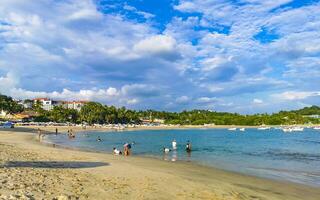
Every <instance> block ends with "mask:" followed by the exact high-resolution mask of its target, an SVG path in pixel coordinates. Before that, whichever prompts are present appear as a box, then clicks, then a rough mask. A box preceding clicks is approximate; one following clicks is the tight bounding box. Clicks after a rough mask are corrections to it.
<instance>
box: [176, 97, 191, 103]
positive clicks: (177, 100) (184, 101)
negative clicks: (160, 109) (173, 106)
mask: <svg viewBox="0 0 320 200" xmlns="http://www.w3.org/2000/svg"><path fill="white" fill-rule="evenodd" d="M189 100H190V98H189V97H187V96H181V97H178V98H176V102H177V103H181V104H185V103H188V102H189Z"/></svg>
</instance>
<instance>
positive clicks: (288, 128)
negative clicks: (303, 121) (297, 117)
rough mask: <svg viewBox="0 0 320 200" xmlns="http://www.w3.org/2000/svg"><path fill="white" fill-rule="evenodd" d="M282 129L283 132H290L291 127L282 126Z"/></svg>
mask: <svg viewBox="0 0 320 200" xmlns="http://www.w3.org/2000/svg"><path fill="white" fill-rule="evenodd" d="M282 131H283V132H285V133H291V132H292V128H290V127H286V128H282Z"/></svg>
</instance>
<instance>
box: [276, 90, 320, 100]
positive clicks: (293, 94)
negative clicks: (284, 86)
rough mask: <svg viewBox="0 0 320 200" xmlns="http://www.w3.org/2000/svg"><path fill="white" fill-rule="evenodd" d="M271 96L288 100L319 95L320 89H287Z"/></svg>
mask: <svg viewBox="0 0 320 200" xmlns="http://www.w3.org/2000/svg"><path fill="white" fill-rule="evenodd" d="M273 97H276V98H278V99H281V100H289V101H293V100H303V99H307V98H310V97H320V91H287V92H283V93H280V94H274V95H273Z"/></svg>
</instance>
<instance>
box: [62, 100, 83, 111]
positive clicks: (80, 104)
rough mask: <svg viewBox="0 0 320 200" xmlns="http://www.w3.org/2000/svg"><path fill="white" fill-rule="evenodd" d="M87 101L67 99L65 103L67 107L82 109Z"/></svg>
mask: <svg viewBox="0 0 320 200" xmlns="http://www.w3.org/2000/svg"><path fill="white" fill-rule="evenodd" d="M86 103H87V101H66V102H64V103H63V105H64V107H65V108H68V109H75V110H77V111H80V110H81V108H82V107H83V106H84V105H85V104H86Z"/></svg>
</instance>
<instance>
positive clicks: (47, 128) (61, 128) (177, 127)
mask: <svg viewBox="0 0 320 200" xmlns="http://www.w3.org/2000/svg"><path fill="white" fill-rule="evenodd" d="M296 126H298V127H303V128H306V127H317V126H320V124H313V125H306V124H301V125H299V124H297V125H266V126H265V127H271V128H276V127H296ZM260 127H263V126H240V125H239V126H238V125H170V126H169V125H160V126H136V127H125V128H123V129H118V128H115V127H96V126H87V128H85V129H84V128H83V127H81V126H50V125H48V126H17V128H24V129H34V130H35V131H36V129H38V128H40V129H42V130H45V131H47V132H50V133H54V132H55V129H56V128H58V131H59V132H61V131H62V132H67V130H69V129H73V130H74V131H76V132H75V133H77V132H85V131H132V130H133V131H134V130H180V129H181V130H184V129H229V128H247V129H255V128H260Z"/></svg>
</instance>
